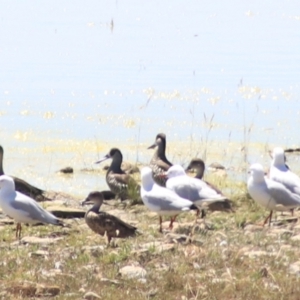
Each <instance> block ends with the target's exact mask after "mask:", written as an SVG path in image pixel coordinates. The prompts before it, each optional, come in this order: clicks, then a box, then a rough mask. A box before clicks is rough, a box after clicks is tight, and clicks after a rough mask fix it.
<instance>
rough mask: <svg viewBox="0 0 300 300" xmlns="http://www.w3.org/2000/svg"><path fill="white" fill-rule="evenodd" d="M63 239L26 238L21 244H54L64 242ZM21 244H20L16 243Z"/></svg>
mask: <svg viewBox="0 0 300 300" xmlns="http://www.w3.org/2000/svg"><path fill="white" fill-rule="evenodd" d="M62 239H63V238H62V237H58V238H40V237H35V236H25V237H23V238H22V239H21V240H20V243H22V244H54V243H56V242H58V241H60V240H62ZM15 243H19V242H15Z"/></svg>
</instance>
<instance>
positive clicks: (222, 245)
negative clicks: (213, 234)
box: [219, 240, 228, 247]
mask: <svg viewBox="0 0 300 300" xmlns="http://www.w3.org/2000/svg"><path fill="white" fill-rule="evenodd" d="M227 245H228V243H227V241H225V240H224V241H222V242H220V244H219V246H220V247H225V246H227Z"/></svg>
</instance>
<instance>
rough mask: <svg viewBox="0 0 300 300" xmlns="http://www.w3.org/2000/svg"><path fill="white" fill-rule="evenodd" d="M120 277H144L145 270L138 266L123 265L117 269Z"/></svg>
mask: <svg viewBox="0 0 300 300" xmlns="http://www.w3.org/2000/svg"><path fill="white" fill-rule="evenodd" d="M119 273H120V274H121V276H122V277H127V278H144V277H145V276H146V275H147V271H146V270H145V269H144V268H142V267H139V266H125V267H123V268H121V269H120V270H119Z"/></svg>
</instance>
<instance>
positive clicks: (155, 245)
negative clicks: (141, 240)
mask: <svg viewBox="0 0 300 300" xmlns="http://www.w3.org/2000/svg"><path fill="white" fill-rule="evenodd" d="M140 247H141V249H138V250H133V251H132V252H131V254H141V253H146V252H150V251H151V252H152V251H153V252H154V253H162V252H165V251H171V250H174V248H175V245H174V244H170V243H167V244H166V243H162V242H157V241H155V242H150V243H146V244H142V245H140Z"/></svg>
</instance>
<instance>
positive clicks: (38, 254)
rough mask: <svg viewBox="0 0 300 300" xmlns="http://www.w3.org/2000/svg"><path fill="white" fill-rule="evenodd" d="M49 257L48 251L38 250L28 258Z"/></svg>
mask: <svg viewBox="0 0 300 300" xmlns="http://www.w3.org/2000/svg"><path fill="white" fill-rule="evenodd" d="M48 256H49V252H48V251H44V250H38V251H36V252H30V253H29V257H43V258H47V257H48Z"/></svg>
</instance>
